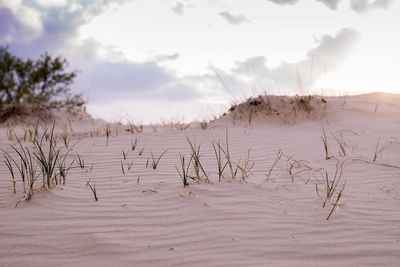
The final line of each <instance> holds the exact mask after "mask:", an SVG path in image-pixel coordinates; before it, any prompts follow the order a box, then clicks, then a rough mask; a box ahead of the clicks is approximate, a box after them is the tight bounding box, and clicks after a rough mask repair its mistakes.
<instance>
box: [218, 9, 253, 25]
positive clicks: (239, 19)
mask: <svg viewBox="0 0 400 267" xmlns="http://www.w3.org/2000/svg"><path fill="white" fill-rule="evenodd" d="M219 15H220V16H221V17H223V18H224V19H226V21H227V22H228V23H229V24H231V25H239V24H242V23H245V22H249V20H248V19H247V18H246V17H245V16H243V15H241V14H240V15H237V16H236V15H232V14H230V13H229V12H227V11H225V12H220V13H219Z"/></svg>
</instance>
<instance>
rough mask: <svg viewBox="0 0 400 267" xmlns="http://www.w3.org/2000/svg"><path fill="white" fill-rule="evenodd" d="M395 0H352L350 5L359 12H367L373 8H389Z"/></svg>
mask: <svg viewBox="0 0 400 267" xmlns="http://www.w3.org/2000/svg"><path fill="white" fill-rule="evenodd" d="M392 2H393V0H375V1H372V2H371V1H368V0H351V2H350V6H351V8H352V9H353V10H355V11H356V12H358V13H366V12H368V11H369V10H371V9H386V8H389V7H390V5H391V4H392Z"/></svg>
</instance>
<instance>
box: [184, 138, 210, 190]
mask: <svg viewBox="0 0 400 267" xmlns="http://www.w3.org/2000/svg"><path fill="white" fill-rule="evenodd" d="M186 140H187V142H188V143H189V146H190V149H191V158H192V164H193V168H194V171H195V174H196V178H197V179H198V180H201V179H202V177H204V180H205V181H206V182H207V183H209V182H210V181H209V179H208V175H207V173H206V171H205V170H204V167H203V164H201V158H200V147H201V145H196V140H194V141H193V142H191V141H190V139H189V138H188V137H187V136H186Z"/></svg>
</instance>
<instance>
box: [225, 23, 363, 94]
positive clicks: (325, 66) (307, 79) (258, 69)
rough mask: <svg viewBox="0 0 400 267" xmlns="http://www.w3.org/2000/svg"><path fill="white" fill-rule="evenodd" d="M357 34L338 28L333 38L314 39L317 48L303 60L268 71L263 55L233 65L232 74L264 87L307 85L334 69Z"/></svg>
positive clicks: (355, 39)
mask: <svg viewBox="0 0 400 267" xmlns="http://www.w3.org/2000/svg"><path fill="white" fill-rule="evenodd" d="M358 39H359V34H358V32H357V31H355V30H353V29H342V30H341V31H340V32H339V33H338V34H337V35H336V36H330V35H325V36H323V37H322V38H321V39H319V40H316V41H317V44H318V45H317V46H316V47H315V48H314V49H311V50H309V51H308V53H307V56H306V58H305V59H303V60H301V61H299V62H295V63H288V62H283V63H281V64H280V65H279V66H277V67H274V68H269V67H268V66H267V59H266V58H265V57H264V56H258V57H253V58H249V59H247V60H246V61H244V62H236V68H234V69H232V72H233V73H236V74H239V75H242V76H244V77H247V78H249V77H250V78H255V77H256V78H257V79H259V80H262V81H263V83H264V84H263V85H265V86H267V87H279V88H285V89H293V88H297V87H299V83H302V84H303V85H304V86H309V85H311V84H312V83H313V82H315V81H316V80H318V79H319V78H321V77H322V76H323V75H324V74H326V73H327V72H330V71H333V70H335V69H336V68H337V67H338V65H340V64H341V63H342V62H343V61H344V59H345V58H346V56H347V55H348V54H349V52H350V51H351V49H352V48H353V47H354V44H355V43H356V42H357V40H358ZM247 80H248V79H247Z"/></svg>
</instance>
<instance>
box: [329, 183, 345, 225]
mask: <svg viewBox="0 0 400 267" xmlns="http://www.w3.org/2000/svg"><path fill="white" fill-rule="evenodd" d="M345 187H346V183H345V184H344V185H343V187H342V189H341V190H340V191H339V193H338V195H337V197H336V201H335V203H333V207H332V209H331V211H330V212H329V214H328V217H326V220H329V219H330V218H331V216H332V214H333V212H334V211H335V210H336V208H337V207H339V206H340V204H339V200H340V198H341V197H342V195H343V191H344V189H345Z"/></svg>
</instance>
